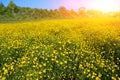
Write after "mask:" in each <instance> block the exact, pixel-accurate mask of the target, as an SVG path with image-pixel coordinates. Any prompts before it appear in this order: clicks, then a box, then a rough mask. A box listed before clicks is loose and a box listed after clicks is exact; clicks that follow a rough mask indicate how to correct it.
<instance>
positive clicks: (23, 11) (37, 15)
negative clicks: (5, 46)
mask: <svg viewBox="0 0 120 80" xmlns="http://www.w3.org/2000/svg"><path fill="white" fill-rule="evenodd" d="M83 17H120V12H109V13H103V12H101V11H99V10H86V8H85V7H80V8H79V9H78V11H77V12H76V11H74V9H71V10H67V9H66V8H65V7H64V6H61V7H60V8H59V9H54V10H52V9H51V10H47V9H38V8H29V7H20V6H17V5H16V4H15V3H14V2H13V1H10V3H9V4H8V6H6V7H5V6H4V4H3V3H0V20H24V19H26V20H27V19H28V20H33V19H61V18H83Z"/></svg>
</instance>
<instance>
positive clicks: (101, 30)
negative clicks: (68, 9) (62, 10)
mask: <svg viewBox="0 0 120 80" xmlns="http://www.w3.org/2000/svg"><path fill="white" fill-rule="evenodd" d="M119 65H120V19H118V18H86V19H85V18H84V19H69V20H67V19H64V20H41V21H35V22H20V23H19V22H17V23H1V24H0V80H120V66H119Z"/></svg>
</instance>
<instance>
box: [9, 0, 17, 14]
mask: <svg viewBox="0 0 120 80" xmlns="http://www.w3.org/2000/svg"><path fill="white" fill-rule="evenodd" d="M7 12H8V13H9V14H12V15H14V13H17V12H18V8H17V5H16V4H15V3H14V2H13V1H10V3H9V4H8V6H7Z"/></svg>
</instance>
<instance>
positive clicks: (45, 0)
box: [0, 0, 120, 10]
mask: <svg viewBox="0 0 120 80" xmlns="http://www.w3.org/2000/svg"><path fill="white" fill-rule="evenodd" d="M9 1H10V0H0V2H2V3H3V4H4V5H5V6H7V5H8V3H9ZM12 1H14V3H15V4H16V5H18V6H22V7H31V8H42V9H58V8H59V7H60V6H65V7H66V8H67V9H75V10H77V9H78V8H80V7H81V6H85V7H86V8H87V9H89V8H91V6H92V5H94V3H93V2H94V1H101V0H12ZM103 1H104V0H103ZM114 1H115V2H116V3H118V4H120V0H114ZM91 3H92V4H91ZM108 4H109V2H108ZM111 6H112V5H111Z"/></svg>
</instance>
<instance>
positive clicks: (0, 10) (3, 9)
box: [0, 3, 5, 15]
mask: <svg viewBox="0 0 120 80" xmlns="http://www.w3.org/2000/svg"><path fill="white" fill-rule="evenodd" d="M4 12H5V6H4V4H3V3H0V14H2V15H3V14H4Z"/></svg>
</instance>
